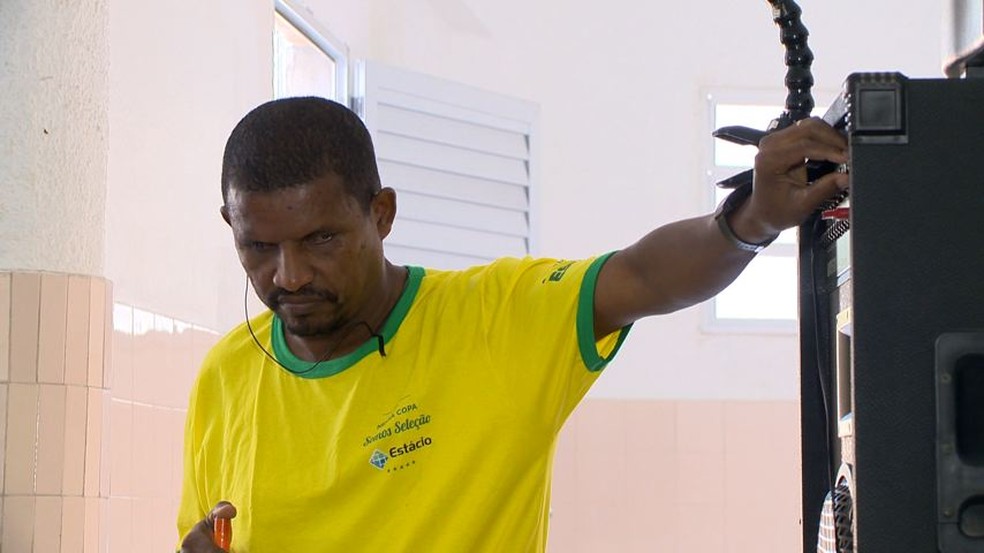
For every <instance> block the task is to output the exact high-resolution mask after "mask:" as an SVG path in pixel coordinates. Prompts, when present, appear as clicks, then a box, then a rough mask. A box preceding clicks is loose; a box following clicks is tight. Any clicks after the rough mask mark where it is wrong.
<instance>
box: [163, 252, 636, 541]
mask: <svg viewBox="0 0 984 553" xmlns="http://www.w3.org/2000/svg"><path fill="white" fill-rule="evenodd" d="M606 259H607V256H603V257H600V258H596V259H593V260H586V261H575V262H571V261H558V260H550V259H530V258H526V259H502V260H499V261H497V262H495V263H492V264H491V265H488V266H484V267H476V268H472V269H468V270H465V271H430V270H427V271H425V270H424V269H421V268H417V267H410V268H409V278H408V280H407V284H406V288H405V290H404V292H403V295H402V296H401V298H400V300H399V302H398V303H397V305H396V307H395V308H394V310H393V312H392V313H391V314H390V316H389V318H388V319H387V321H386V323H385V324H384V327H383V329H382V331H381V334H382V335H383V337H384V341H385V353H386V355H385V356H381V355H380V353H379V351H378V344H377V341H376V340H369V341H367V342H366V343H365V344H363V346H362V347H360V348H359V349H358V350H356V351H354V352H352V353H351V354H349V355H346V356H344V357H341V358H338V359H332V360H329V361H327V362H324V363H321V364H320V365H318V366H317V367H315V369H314V370H310V371H308V372H306V373H303V374H301V375H297V374H291V373H290V372H288V371H286V370H284V369H283V368H282V367H280V366H279V365H277V364H276V363H274V362H273V361H272V360H271V359H269V358H268V357H267V356H266V355H265V354H264V353H263V352H261V351H260V350H259V348H257V347H256V344H255V343H254V342H253V338H252V336H250V334H249V332H248V330H247V328H246V326H245V325H242V326H240V327H239V328H237V329H235V330H233V331H232V332H230V333H229V334H228V335H227V336H226V337H224V338H223V339H222V340H221V341H220V342H219V344H218V345H216V347H215V348H214V349H213V350H212V351H211V352H210V353H209V355H208V356H207V358H206V360H205V362H204V365H203V367H202V370H201V373H200V374H199V376H198V380H197V381H196V383H195V386H194V389H193V391H192V394H191V402H190V405H189V409H188V419H187V426H186V432H185V458H184V461H185V469H184V486H183V497H182V500H181V507H180V512H179V516H178V531H179V533H180V535H181V536H184V535H185V534H186V533H187V532H188V531H189V530H190V529H191V527H192V526H193V525H194V524H195V523H196V522H197V521H199V520H201V519H202V518H203V517H204V515H205V513H206V512H207V511H208V510H210V509H211V508H212V507H213V506H214V505H215V503H217V502H218V501H220V500H228V501H231V502H232V503H233V504H234V505H236V507H237V508H238V510H239V515H238V516H237V517H236V519H235V520H234V521H233V545H232V549H233V551H234V552H235V553H247V552H252V553H267V552H278V553H279V552H283V551H290V552H308V551H312V552H313V551H338V552H345V553H349V552H360V551H394V552H415V551H420V552H426V553H476V552H507V553H522V552H541V551H543V550H544V549H545V546H546V536H547V515H548V509H549V495H550V494H549V492H550V485H549V483H550V467H551V462H552V459H553V451H554V446H555V442H556V437H557V433H558V432H559V431H560V428H561V425H562V424H563V422H564V420H565V419H566V418H567V416H568V415H569V414H570V412H571V411H572V410H573V409H574V407H575V405H576V404H577V403H578V401H579V400H580V399H581V398H582V397H583V396H584V394H585V392H586V391H587V390H588V388H589V387H590V385H591V384H592V383H593V382H594V380H595V379H596V377H597V375H598V374H599V371H600V369H601V368H602V367H604V365H605V364H606V363H607V362H608V361H609V360H610V359H611V358H612V357H613V356H614V355H615V352H616V351H617V350H618V347H619V345H620V344H621V342H622V340H623V339H624V338H625V335H626V334H627V332H628V328H625V329H622V330H621V331H620V332H616V333H613V334H612V335H610V336H607V337H605V338H604V339H602V340H600V341H598V342H596V341H595V340H594V331H593V298H594V285H595V281H596V277H597V274H598V272H599V270H600V268H601V266H602V264H603V263H604V261H605V260H606ZM252 326H253V330H254V332H255V334H256V336H257V338H258V339H259V341H260V343H262V344H263V345H264V347H265V348H266V349H267V350H268V351H270V352H271V353H272V354H273V355H276V356H277V359H278V360H279V361H280V362H281V363H283V364H284V365H285V366H287V367H288V368H290V369H292V370H294V371H303V370H306V369H309V368H310V367H311V363H307V362H304V361H302V360H300V359H298V358H296V357H295V356H294V355H293V354H291V352H290V351H289V350H288V349H287V347H286V343H285V340H284V337H283V329H282V327H281V323H280V321H279V319H277V318H276V317H274V316H272V314H271V313H270V312H267V313H264V314H262V315H260V316H258V317H256V318H255V319H253V321H252Z"/></svg>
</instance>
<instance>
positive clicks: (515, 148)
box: [355, 63, 537, 269]
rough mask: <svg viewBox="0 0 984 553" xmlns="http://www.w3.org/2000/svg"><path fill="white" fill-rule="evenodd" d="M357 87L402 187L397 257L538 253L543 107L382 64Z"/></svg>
mask: <svg viewBox="0 0 984 553" xmlns="http://www.w3.org/2000/svg"><path fill="white" fill-rule="evenodd" d="M356 84H357V88H356V93H355V99H356V109H357V111H359V112H360V115H362V116H363V117H364V119H365V121H366V125H367V126H368V127H369V130H370V132H371V133H372V136H373V140H374V142H375V146H376V158H377V159H378V161H379V170H380V176H381V178H382V181H383V185H384V186H390V187H392V188H394V189H396V191H397V218H396V223H395V224H394V227H393V232H392V233H391V234H390V236H389V237H388V238H387V239H386V245H385V248H386V254H387V257H388V258H389V259H390V260H391V261H393V262H394V263H400V264H411V265H422V266H426V267H433V268H441V269H457V268H464V267H468V266H472V265H477V264H484V263H487V262H489V261H491V260H493V259H495V258H497V257H501V256H524V255H527V254H529V253H531V251H532V247H531V240H532V237H531V228H532V225H531V222H530V216H531V211H530V190H531V186H532V185H533V181H532V177H531V171H530V168H531V157H532V156H531V145H532V143H533V129H534V123H535V119H536V114H537V106H536V105H535V104H532V103H530V102H526V101H522V100H517V99H514V98H508V97H504V96H501V95H497V94H492V93H489V92H486V91H481V90H477V89H474V88H471V87H467V86H464V85H460V84H457V83H453V82H449V81H445V80H441V79H436V78H433V77H428V76H424V75H421V74H417V73H412V72H408V71H404V70H399V69H395V68H392V67H387V66H383V65H379V64H375V63H364V64H362V65H361V67H360V68H359V71H358V73H357V77H356Z"/></svg>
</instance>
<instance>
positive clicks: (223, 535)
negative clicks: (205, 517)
mask: <svg viewBox="0 0 984 553" xmlns="http://www.w3.org/2000/svg"><path fill="white" fill-rule="evenodd" d="M212 541H213V542H215V545H216V546H218V547H219V548H220V549H222V550H223V551H229V547H230V546H231V545H232V520H230V519H228V518H217V519H215V528H214V529H213V530H212Z"/></svg>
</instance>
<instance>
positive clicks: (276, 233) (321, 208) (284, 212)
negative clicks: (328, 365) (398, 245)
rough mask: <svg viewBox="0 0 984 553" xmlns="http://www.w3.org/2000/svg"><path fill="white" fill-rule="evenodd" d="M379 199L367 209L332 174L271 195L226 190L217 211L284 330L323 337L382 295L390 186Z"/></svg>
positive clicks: (359, 316)
mask: <svg viewBox="0 0 984 553" xmlns="http://www.w3.org/2000/svg"><path fill="white" fill-rule="evenodd" d="M381 196H382V198H381ZM381 196H380V195H377V196H376V197H375V198H374V199H373V202H372V206H371V208H370V210H369V213H366V212H365V211H364V210H363V208H362V206H361V205H360V204H359V202H358V201H357V200H356V199H355V198H353V197H352V196H351V195H349V194H348V193H347V192H346V190H345V187H344V185H343V184H342V179H341V177H338V176H336V175H327V176H325V177H321V178H318V179H314V180H313V181H311V182H309V183H306V184H303V185H300V186H294V187H291V188H286V189H282V190H277V191H274V192H243V191H240V190H237V189H236V187H235V183H233V186H231V187H230V190H229V192H228V197H227V203H226V205H225V206H223V208H222V216H223V217H224V218H225V220H226V222H228V223H229V226H231V227H232V233H233V237H234V238H235V241H236V249H237V250H238V252H239V260H240V261H241V262H242V265H243V268H244V269H245V270H246V274H247V275H248V276H249V279H250V281H251V282H252V283H253V288H254V289H255V290H256V293H257V295H258V296H259V297H260V299H261V300H262V301H263V303H265V304H266V306H267V307H269V308H270V309H271V310H273V312H274V313H276V314H277V315H278V316H279V317H280V319H281V320H282V321H283V322H284V326H285V327H286V329H287V331H288V332H290V333H291V334H293V335H295V336H301V337H319V336H328V335H330V334H331V333H333V332H335V331H337V330H339V329H341V328H342V327H344V326H346V325H349V324H352V323H355V322H358V321H360V320H364V318H365V317H366V316H367V313H371V312H372V310H373V306H374V305H375V302H378V301H379V300H380V298H382V297H384V296H385V294H383V293H382V290H381V289H380V286H381V284H380V279H381V275H382V273H383V266H384V261H383V250H382V239H383V238H384V237H385V236H386V234H387V233H388V232H389V229H390V224H391V223H392V213H390V212H389V211H388V210H390V209H391V208H392V207H393V204H392V201H391V200H392V197H391V196H392V191H390V190H385V191H384V193H383V194H382V195H381Z"/></svg>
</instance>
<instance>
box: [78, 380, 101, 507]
mask: <svg viewBox="0 0 984 553" xmlns="http://www.w3.org/2000/svg"><path fill="white" fill-rule="evenodd" d="M88 395H89V397H88V403H87V404H86V421H85V425H86V432H85V434H86V440H85V478H84V480H83V486H82V488H83V494H85V496H86V497H98V496H99V491H100V482H99V477H100V473H101V467H100V463H101V460H102V440H103V402H104V401H105V397H104V395H103V391H102V390H100V389H98V388H89V389H88Z"/></svg>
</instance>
